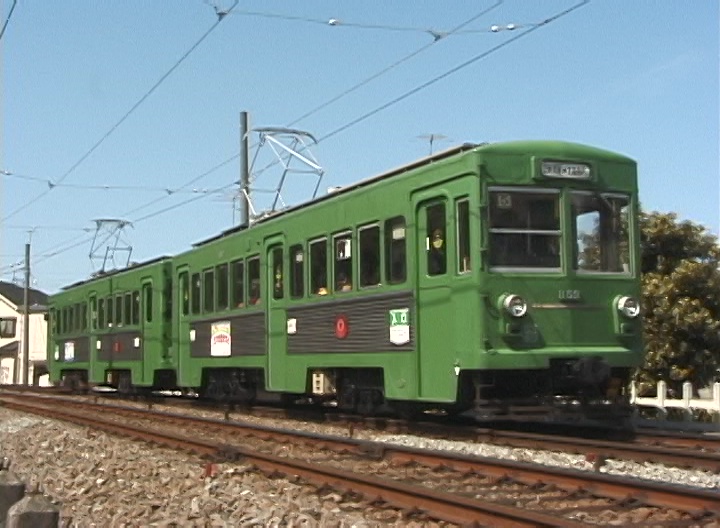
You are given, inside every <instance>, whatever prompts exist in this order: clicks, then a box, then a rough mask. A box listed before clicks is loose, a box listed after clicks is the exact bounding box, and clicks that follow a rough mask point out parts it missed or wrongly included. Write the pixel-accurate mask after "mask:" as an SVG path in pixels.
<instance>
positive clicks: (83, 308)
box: [80, 303, 88, 332]
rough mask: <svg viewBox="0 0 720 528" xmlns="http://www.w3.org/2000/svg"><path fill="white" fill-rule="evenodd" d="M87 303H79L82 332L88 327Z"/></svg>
mask: <svg viewBox="0 0 720 528" xmlns="http://www.w3.org/2000/svg"><path fill="white" fill-rule="evenodd" d="M87 312H88V305H87V303H82V304H80V326H81V327H82V330H83V332H85V331H87V329H88V319H87V315H88V313H87Z"/></svg>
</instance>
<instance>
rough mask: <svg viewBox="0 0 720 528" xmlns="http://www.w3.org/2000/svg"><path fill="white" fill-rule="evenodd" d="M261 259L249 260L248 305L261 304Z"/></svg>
mask: <svg viewBox="0 0 720 528" xmlns="http://www.w3.org/2000/svg"><path fill="white" fill-rule="evenodd" d="M260 295H261V288H260V257H253V258H250V259H248V304H249V305H251V306H252V305H255V304H260V302H261V301H262V298H261V296H260Z"/></svg>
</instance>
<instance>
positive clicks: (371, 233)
mask: <svg viewBox="0 0 720 528" xmlns="http://www.w3.org/2000/svg"><path fill="white" fill-rule="evenodd" d="M358 243H359V245H360V254H359V257H360V277H359V279H360V287H364V286H379V285H380V227H378V226H376V225H374V226H368V227H361V228H360V229H359V230H358Z"/></svg>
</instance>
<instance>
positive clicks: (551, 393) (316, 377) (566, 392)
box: [63, 358, 630, 421]
mask: <svg viewBox="0 0 720 528" xmlns="http://www.w3.org/2000/svg"><path fill="white" fill-rule="evenodd" d="M629 376H630V368H628V367H624V368H611V367H610V366H609V365H608V364H607V363H606V362H604V361H603V360H601V359H599V358H583V359H578V360H557V361H555V360H551V362H550V368H549V369H545V370H493V371H480V370H474V371H472V370H468V371H461V372H460V373H459V374H458V390H457V397H456V400H455V401H454V402H426V401H415V400H389V399H387V398H386V397H385V390H384V387H385V380H384V374H383V369H381V368H365V369H353V368H333V369H317V370H311V371H309V372H308V380H307V387H306V391H305V392H304V393H297V394H296V393H293V394H290V393H277V392H270V391H267V390H266V388H265V382H264V371H263V370H262V369H259V368H258V369H240V368H214V369H205V370H204V371H203V375H202V382H201V386H200V387H195V388H189V389H188V388H185V389H183V388H182V387H178V386H177V378H176V375H175V372H174V371H172V370H167V371H157V372H156V373H155V377H154V383H153V386H152V387H144V388H139V387H136V386H134V385H133V383H132V379H131V375H130V371H127V370H112V371H108V372H107V373H106V384H105V386H106V387H108V388H110V389H112V390H116V391H117V392H118V393H120V394H126V395H132V394H138V393H144V392H152V391H169V392H173V391H175V392H176V393H179V394H195V395H197V396H198V397H200V398H202V399H206V400H209V401H215V402H221V403H231V404H241V405H252V404H254V403H282V404H285V405H298V404H299V405H302V404H304V405H320V406H327V407H334V408H337V409H338V410H340V411H344V412H348V413H356V414H362V415H392V414H396V415H401V416H403V417H418V416H421V415H423V414H425V413H428V412H432V413H443V414H448V415H455V414H460V413H463V412H471V413H472V414H473V415H474V416H476V417H478V418H484V419H519V418H528V417H531V418H534V419H559V420H564V419H568V420H599V421H618V420H620V421H622V420H625V419H626V418H628V417H629V416H630V405H629V403H628V398H627V395H626V389H625V388H626V386H627V383H628V381H629ZM63 385H65V386H67V387H69V388H71V389H72V390H74V391H78V390H87V388H89V385H90V384H89V383H88V377H87V372H86V371H83V370H78V371H66V372H65V373H64V375H63Z"/></svg>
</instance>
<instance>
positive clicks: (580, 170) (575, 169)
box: [542, 161, 590, 179]
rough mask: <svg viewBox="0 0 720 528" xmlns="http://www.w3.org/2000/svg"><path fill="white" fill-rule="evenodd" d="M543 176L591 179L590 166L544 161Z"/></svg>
mask: <svg viewBox="0 0 720 528" xmlns="http://www.w3.org/2000/svg"><path fill="white" fill-rule="evenodd" d="M542 175H543V176H545V177H547V178H578V179H588V178H589V177H590V166H589V165H584V164H582V163H558V162H555V161H543V163H542Z"/></svg>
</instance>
